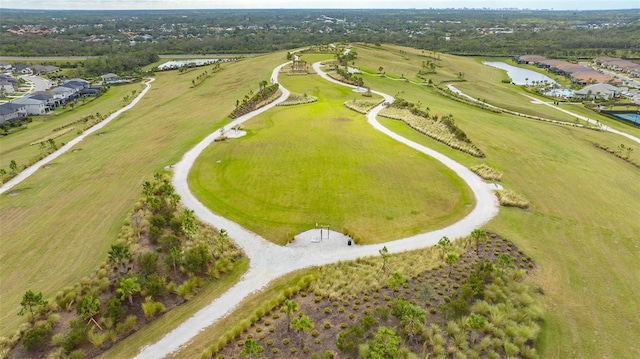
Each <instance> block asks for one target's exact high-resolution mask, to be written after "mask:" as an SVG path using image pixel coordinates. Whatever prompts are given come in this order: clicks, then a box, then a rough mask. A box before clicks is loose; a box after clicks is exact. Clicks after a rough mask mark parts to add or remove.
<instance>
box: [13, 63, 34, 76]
mask: <svg viewBox="0 0 640 359" xmlns="http://www.w3.org/2000/svg"><path fill="white" fill-rule="evenodd" d="M13 72H15V73H18V74H23V75H31V74H33V71H32V70H31V67H29V65H25V64H18V65H16V66H14V67H13Z"/></svg>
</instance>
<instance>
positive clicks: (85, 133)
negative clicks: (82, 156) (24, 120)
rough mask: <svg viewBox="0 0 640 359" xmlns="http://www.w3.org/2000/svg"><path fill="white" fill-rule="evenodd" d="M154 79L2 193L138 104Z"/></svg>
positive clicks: (25, 171)
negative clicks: (119, 107) (135, 95)
mask: <svg viewBox="0 0 640 359" xmlns="http://www.w3.org/2000/svg"><path fill="white" fill-rule="evenodd" d="M153 81H155V78H152V79H149V80H148V81H147V82H146V84H145V85H146V87H145V88H144V90H142V91H140V94H138V96H137V97H136V98H135V99H134V100H133V101H131V103H129V104H128V105H126V106H124V107H123V108H121V109H119V110H118V111H116V112H114V113H112V114H111V115H110V116H109V117H107V118H106V119H104V121H102V122H100V123H99V124H97V125H95V126H93V127H91V128H90V129H88V130H86V131H84V132H83V133H82V134H81V135H80V136H78V137H76V138H74V139H73V140H71V141H69V142H68V143H67V144H66V145H64V146H62V147H60V148H59V149H58V150H57V151H55V152H54V153H52V154H50V155H49V156H47V157H45V158H43V159H41V160H40V161H38V162H36V163H34V164H33V165H31V166H30V167H28V168H26V169H25V170H24V171H22V172H20V173H19V174H18V175H17V176H15V177H13V178H12V179H11V180H9V181H8V182H6V183H4V184H3V185H2V186H0V194H2V193H4V192H6V191H8V190H10V189H11V188H13V187H14V186H16V185H17V184H19V183H20V182H22V181H24V180H25V179H27V178H29V176H31V175H32V174H34V173H35V172H36V171H37V170H38V169H39V168H40V167H42V166H44V165H46V164H47V163H49V162H51V161H53V160H54V159H56V158H58V157H60V155H62V154H63V153H65V152H67V151H69V150H70V149H71V148H73V146H75V145H77V144H78V143H79V142H80V141H82V140H84V138H85V137H87V136H89V135H90V134H92V133H94V132H96V131H98V130H99V129H101V128H103V127H104V126H106V125H107V124H108V123H109V122H111V121H112V120H113V119H114V118H116V117H118V116H119V115H120V114H121V113H123V112H125V111H127V110H129V109H131V108H133V107H134V106H135V105H136V104H138V102H139V101H140V99H142V98H143V97H144V95H146V94H147V92H148V91H149V89H150V88H151V83H152V82H153Z"/></svg>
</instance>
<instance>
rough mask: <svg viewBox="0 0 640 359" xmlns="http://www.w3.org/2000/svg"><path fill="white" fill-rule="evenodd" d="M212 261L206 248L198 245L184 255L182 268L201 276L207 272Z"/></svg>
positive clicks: (201, 244)
mask: <svg viewBox="0 0 640 359" xmlns="http://www.w3.org/2000/svg"><path fill="white" fill-rule="evenodd" d="M212 259H213V258H212V257H211V254H210V253H209V249H208V248H207V246H206V245H204V244H203V243H200V244H198V245H197V246H195V247H193V248H191V249H190V250H188V251H187V252H186V253H185V255H184V267H185V268H186V269H187V270H188V271H189V272H191V273H193V274H202V273H205V272H206V271H207V268H208V266H209V263H210V262H211V260H212Z"/></svg>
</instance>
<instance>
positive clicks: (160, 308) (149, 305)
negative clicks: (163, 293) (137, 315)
mask: <svg viewBox="0 0 640 359" xmlns="http://www.w3.org/2000/svg"><path fill="white" fill-rule="evenodd" d="M142 311H143V312H144V316H145V318H147V319H153V317H155V316H156V315H157V314H158V313H162V312H164V311H165V307H164V305H163V304H162V303H160V302H154V301H153V299H151V297H147V298H146V299H145V301H144V303H142Z"/></svg>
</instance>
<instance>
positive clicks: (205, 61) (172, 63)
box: [158, 59, 219, 70]
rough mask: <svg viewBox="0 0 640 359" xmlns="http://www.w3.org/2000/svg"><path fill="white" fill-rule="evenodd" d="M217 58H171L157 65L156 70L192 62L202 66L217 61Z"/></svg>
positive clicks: (175, 67)
mask: <svg viewBox="0 0 640 359" xmlns="http://www.w3.org/2000/svg"><path fill="white" fill-rule="evenodd" d="M218 61H219V59H197V60H194V59H192V60H173V61H167V62H165V63H164V64H162V65H160V66H158V70H168V69H177V68H179V67H182V66H186V65H189V64H192V65H194V66H203V65H208V64H213V63H215V62H218Z"/></svg>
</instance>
